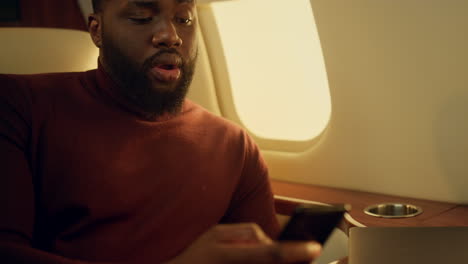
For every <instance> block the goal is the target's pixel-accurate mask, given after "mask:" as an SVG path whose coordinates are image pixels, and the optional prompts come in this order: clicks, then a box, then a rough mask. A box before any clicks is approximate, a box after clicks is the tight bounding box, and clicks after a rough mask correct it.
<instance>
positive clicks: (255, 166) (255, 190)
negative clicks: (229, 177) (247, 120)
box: [223, 132, 279, 238]
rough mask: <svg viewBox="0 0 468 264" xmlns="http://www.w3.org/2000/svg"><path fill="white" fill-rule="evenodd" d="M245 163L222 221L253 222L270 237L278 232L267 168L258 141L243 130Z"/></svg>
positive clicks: (275, 235)
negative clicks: (255, 141) (254, 140)
mask: <svg viewBox="0 0 468 264" xmlns="http://www.w3.org/2000/svg"><path fill="white" fill-rule="evenodd" d="M243 141H244V146H245V148H244V167H243V170H242V175H241V178H240V180H239V182H238V185H237V188H236V191H235V193H234V197H233V198H232V201H231V204H230V207H229V209H228V213H227V214H226V215H225V217H224V218H223V222H224V223H240V222H252V223H256V224H258V225H259V226H260V227H261V228H262V229H263V231H264V232H265V233H266V234H267V235H269V236H270V237H271V238H276V237H277V235H278V234H279V224H278V220H277V218H276V213H275V207H274V198H273V192H272V190H271V186H270V181H269V176H268V169H267V166H266V164H265V161H264V160H263V158H262V156H261V154H260V151H259V149H258V147H257V145H256V144H255V143H254V142H253V140H252V139H251V138H250V137H249V136H248V135H247V134H246V133H245V132H244V134H243Z"/></svg>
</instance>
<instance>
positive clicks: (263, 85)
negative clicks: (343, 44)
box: [212, 0, 331, 141]
mask: <svg viewBox="0 0 468 264" xmlns="http://www.w3.org/2000/svg"><path fill="white" fill-rule="evenodd" d="M212 8H213V11H214V15H215V19H216V22H217V25H218V27H219V33H220V37H221V41H222V44H223V48H224V52H225V55H226V62H227V67H228V70H229V74H230V76H229V78H230V80H231V86H232V93H233V98H234V104H235V107H236V111H237V113H238V115H239V118H240V119H241V121H242V123H243V125H244V126H246V127H247V128H248V129H249V130H250V131H251V132H253V133H254V134H255V135H256V136H258V137H262V138H266V139H276V140H294V141H303V140H310V139H312V138H314V137H316V136H317V135H318V134H320V133H321V132H322V131H323V129H324V128H325V127H326V125H327V123H328V121H329V118H330V113H331V103H330V92H329V88H328V81H327V76H326V71H325V65H324V60H323V55H322V50H321V46H320V41H319V38H318V33H317V29H316V26H315V20H314V16H313V13H312V8H311V5H310V1H309V0H239V1H226V2H218V3H213V4H212Z"/></svg>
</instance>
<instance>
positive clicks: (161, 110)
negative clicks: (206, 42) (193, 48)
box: [102, 34, 198, 119]
mask: <svg viewBox="0 0 468 264" xmlns="http://www.w3.org/2000/svg"><path fill="white" fill-rule="evenodd" d="M102 37H103V39H102V54H103V57H104V60H105V65H106V66H107V67H106V71H108V73H109V75H110V76H111V78H112V79H113V80H114V81H116V82H117V84H118V85H117V86H118V89H119V92H120V93H121V95H123V96H124V98H125V99H126V100H127V101H128V102H129V103H130V104H132V105H135V106H137V107H139V108H140V109H141V110H143V112H144V115H145V118H148V119H154V118H155V117H158V116H162V115H164V114H167V113H168V114H176V113H179V112H180V111H181V109H182V105H183V102H184V100H185V96H186V95H187V92H188V88H189V86H190V83H191V82H192V78H193V74H194V71H195V62H196V59H197V55H198V54H197V53H195V56H194V57H193V58H190V59H188V60H184V59H183V57H182V55H181V54H180V53H179V52H178V51H177V50H176V49H173V48H167V49H162V50H159V51H158V52H157V53H155V54H154V55H152V56H151V57H149V58H147V59H146V60H145V61H144V63H143V65H137V64H136V63H135V62H134V61H133V60H131V59H130V58H128V57H127V56H125V55H124V53H123V52H122V51H121V50H120V49H119V48H118V47H117V46H116V45H114V42H113V41H112V40H110V39H109V38H107V37H106V35H105V34H103V36H102ZM166 53H170V54H173V55H176V56H178V57H179V58H180V59H181V62H182V63H181V66H180V70H181V75H180V78H179V80H178V81H177V82H176V83H174V84H172V85H173V86H174V87H173V88H171V89H165V88H163V87H158V84H155V83H153V81H152V80H151V79H150V78H149V77H148V72H149V71H150V70H151V68H152V64H153V63H152V62H153V61H155V60H156V59H158V57H159V56H161V55H163V54H166ZM161 85H164V84H161Z"/></svg>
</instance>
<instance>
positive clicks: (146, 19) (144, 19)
mask: <svg viewBox="0 0 468 264" xmlns="http://www.w3.org/2000/svg"><path fill="white" fill-rule="evenodd" d="M128 20H130V21H132V22H134V23H135V24H147V23H149V22H151V21H153V17H142V18H139V17H130V18H129V19H128Z"/></svg>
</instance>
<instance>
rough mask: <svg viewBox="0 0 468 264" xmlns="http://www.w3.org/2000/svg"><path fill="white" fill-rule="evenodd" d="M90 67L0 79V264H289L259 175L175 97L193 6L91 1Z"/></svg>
mask: <svg viewBox="0 0 468 264" xmlns="http://www.w3.org/2000/svg"><path fill="white" fill-rule="evenodd" d="M93 5H94V9H95V13H94V14H92V15H91V16H90V17H89V31H90V33H91V36H92V39H93V41H94V43H95V44H96V45H97V46H98V47H99V48H100V57H99V67H98V69H97V70H93V71H88V72H84V73H62V74H43V75H29V76H18V75H4V76H1V77H0V212H1V214H0V263H44V264H49V263H64V264H67V263H172V264H184V263H292V262H298V261H310V260H312V259H314V258H315V257H316V256H317V254H318V253H319V251H320V246H319V245H317V244H316V243H314V242H308V243H293V242H289V243H281V244H280V243H276V242H273V241H272V240H271V238H274V237H276V235H277V233H278V224H277V222H276V219H275V215H274V208H273V199H272V193H271V190H270V186H269V183H268V173H267V169H266V167H265V164H264V162H263V160H262V159H261V157H260V154H259V151H258V148H257V147H256V145H255V144H254V143H253V141H252V140H251V139H250V137H248V135H247V134H246V133H245V132H244V131H243V130H241V129H240V128H238V127H237V126H235V125H234V124H232V123H230V122H228V121H226V120H223V119H221V118H218V117H216V116H214V115H212V114H210V113H208V112H207V111H205V110H204V109H202V108H201V107H199V106H197V105H196V104H194V103H193V102H190V101H189V100H185V99H184V98H185V95H186V92H187V89H188V87H189V84H190V82H191V79H192V75H193V72H194V65H195V60H196V54H197V47H196V38H197V36H196V30H195V26H196V23H197V14H196V9H195V3H194V1H192V0H107V1H105V0H101V1H93Z"/></svg>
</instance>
